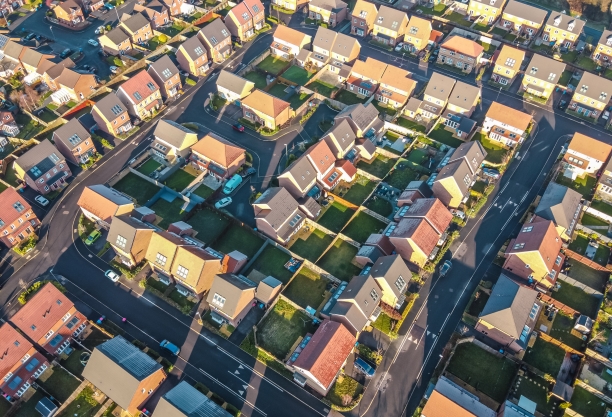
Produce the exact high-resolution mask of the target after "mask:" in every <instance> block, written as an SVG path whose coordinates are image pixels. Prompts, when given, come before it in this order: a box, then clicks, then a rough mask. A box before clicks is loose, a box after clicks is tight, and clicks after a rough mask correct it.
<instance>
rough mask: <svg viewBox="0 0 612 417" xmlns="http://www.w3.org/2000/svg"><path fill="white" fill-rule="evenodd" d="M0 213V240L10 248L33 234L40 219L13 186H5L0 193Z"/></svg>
mask: <svg viewBox="0 0 612 417" xmlns="http://www.w3.org/2000/svg"><path fill="white" fill-rule="evenodd" d="M0 213H1V214H0V242H2V243H4V244H5V245H6V246H7V247H9V248H12V247H13V246H16V245H19V244H20V243H21V242H23V241H26V240H28V239H29V238H30V236H32V235H34V236H35V233H36V232H35V230H36V228H37V227H38V226H39V225H40V220H38V217H36V213H34V211H32V207H31V206H30V204H28V202H27V201H26V200H25V199H24V198H23V197H22V196H21V195H20V194H19V193H18V192H17V191H15V189H14V188H11V187H9V188H6V189H5V190H4V191H2V192H1V193H0Z"/></svg>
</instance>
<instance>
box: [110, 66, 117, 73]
mask: <svg viewBox="0 0 612 417" xmlns="http://www.w3.org/2000/svg"><path fill="white" fill-rule="evenodd" d="M109 70H110V72H112V73H113V74H116V73H117V71H119V67H116V66H114V65H111V67H110V68H109Z"/></svg>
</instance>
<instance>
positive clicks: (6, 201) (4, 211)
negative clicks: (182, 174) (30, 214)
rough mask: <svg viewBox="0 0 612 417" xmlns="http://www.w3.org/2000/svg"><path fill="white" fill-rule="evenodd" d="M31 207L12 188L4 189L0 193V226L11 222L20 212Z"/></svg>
mask: <svg viewBox="0 0 612 417" xmlns="http://www.w3.org/2000/svg"><path fill="white" fill-rule="evenodd" d="M17 203H19V204H17ZM19 205H21V206H19ZM22 207H23V208H22ZM31 208H32V207H31V206H30V204H28V202H27V201H25V199H24V198H23V197H22V196H21V194H19V193H18V192H17V191H16V190H15V189H14V188H11V187H9V188H7V189H5V190H4V191H2V192H1V193H0V228H3V227H4V226H6V225H9V224H11V223H13V222H14V221H15V220H17V219H18V218H19V217H21V215H22V213H24V212H26V211H28V210H30V209H31Z"/></svg>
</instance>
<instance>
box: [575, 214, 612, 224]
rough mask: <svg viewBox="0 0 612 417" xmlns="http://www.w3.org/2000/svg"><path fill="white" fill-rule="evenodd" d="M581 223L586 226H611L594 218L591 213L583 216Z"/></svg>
mask: <svg viewBox="0 0 612 417" xmlns="http://www.w3.org/2000/svg"><path fill="white" fill-rule="evenodd" d="M580 223H581V224H583V225H585V226H587V227H588V226H606V227H607V226H609V223H608V222H604V221H603V220H601V219H598V218H597V217H595V216H593V215H592V214H590V213H584V214H583V215H582V219H581V220H580Z"/></svg>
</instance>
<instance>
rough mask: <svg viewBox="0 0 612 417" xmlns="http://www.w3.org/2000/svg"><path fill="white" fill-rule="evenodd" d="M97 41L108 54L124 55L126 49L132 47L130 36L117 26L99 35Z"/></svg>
mask: <svg viewBox="0 0 612 417" xmlns="http://www.w3.org/2000/svg"><path fill="white" fill-rule="evenodd" d="M141 16H142V15H141ZM143 19H144V17H143ZM98 42H99V43H100V46H101V47H102V50H103V51H104V52H106V53H108V54H110V55H124V54H125V53H126V52H127V51H129V50H130V49H132V41H131V40H130V37H129V36H128V34H127V33H125V32H124V31H123V29H121V27H119V26H117V27H116V28H114V29H112V30H111V31H109V32H106V33H105V34H103V35H100V36H99V37H98Z"/></svg>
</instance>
